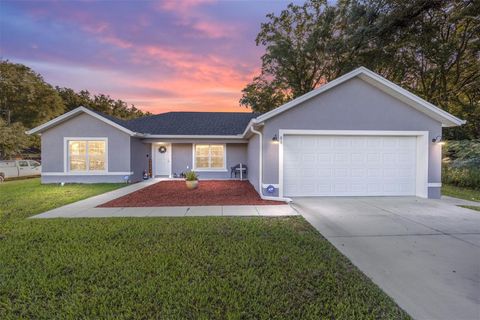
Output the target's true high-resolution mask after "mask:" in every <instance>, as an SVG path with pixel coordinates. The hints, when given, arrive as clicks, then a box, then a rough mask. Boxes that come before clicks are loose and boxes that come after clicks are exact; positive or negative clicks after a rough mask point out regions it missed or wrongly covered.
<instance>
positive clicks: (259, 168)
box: [250, 125, 292, 202]
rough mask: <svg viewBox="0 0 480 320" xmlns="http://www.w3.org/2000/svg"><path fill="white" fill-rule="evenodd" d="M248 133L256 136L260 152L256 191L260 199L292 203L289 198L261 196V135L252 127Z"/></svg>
mask: <svg viewBox="0 0 480 320" xmlns="http://www.w3.org/2000/svg"><path fill="white" fill-rule="evenodd" d="M250 131H252V133H254V134H256V135H258V138H259V148H260V152H259V153H258V155H259V156H258V157H259V164H258V190H259V194H260V198H262V199H263V200H271V201H285V202H292V199H290V198H282V197H270V196H264V195H263V135H262V133H261V132H260V131H257V130H255V129H253V125H252V126H251V127H250Z"/></svg>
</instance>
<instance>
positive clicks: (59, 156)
mask: <svg viewBox="0 0 480 320" xmlns="http://www.w3.org/2000/svg"><path fill="white" fill-rule="evenodd" d="M65 137H81V138H89V137H95V138H98V137H102V138H103V137H106V138H108V171H109V172H130V136H129V135H128V134H126V133H124V132H122V131H120V130H118V129H116V128H114V127H112V126H110V125H108V124H106V123H104V122H102V121H100V120H98V119H96V118H94V117H92V116H90V115H87V114H80V115H78V116H76V117H75V118H72V119H70V120H68V121H66V122H63V123H61V124H59V125H58V126H55V127H53V128H51V129H49V130H47V131H45V132H43V133H42V136H41V150H42V172H64V148H65V146H64V138H65ZM123 176H124V175H118V176H113V175H112V176H106V175H92V176H88V177H87V176H68V177H66V176H42V182H43V183H54V182H116V181H123ZM112 180H114V181H112Z"/></svg>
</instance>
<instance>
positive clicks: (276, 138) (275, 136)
mask: <svg viewBox="0 0 480 320" xmlns="http://www.w3.org/2000/svg"><path fill="white" fill-rule="evenodd" d="M272 141H273V142H275V143H278V137H277V134H276V133H275V135H274V136H273V138H272Z"/></svg>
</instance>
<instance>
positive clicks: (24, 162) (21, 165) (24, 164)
mask: <svg viewBox="0 0 480 320" xmlns="http://www.w3.org/2000/svg"><path fill="white" fill-rule="evenodd" d="M18 166H19V167H28V162H27V161H25V160H21V161H18Z"/></svg>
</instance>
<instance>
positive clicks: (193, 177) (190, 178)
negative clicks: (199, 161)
mask: <svg viewBox="0 0 480 320" xmlns="http://www.w3.org/2000/svg"><path fill="white" fill-rule="evenodd" d="M185 183H186V184H187V188H188V189H190V190H193V189H197V188H198V175H197V174H196V173H195V171H187V172H185Z"/></svg>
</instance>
